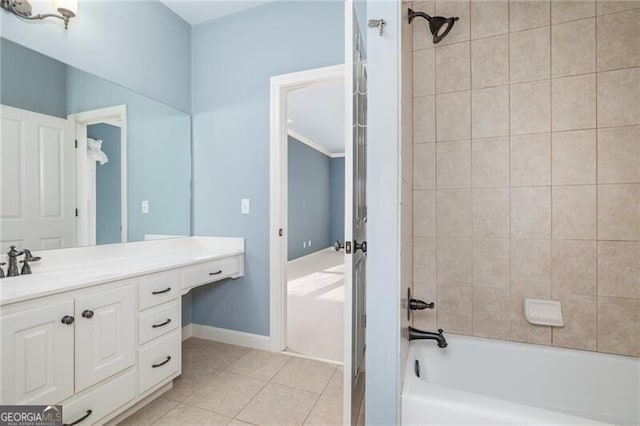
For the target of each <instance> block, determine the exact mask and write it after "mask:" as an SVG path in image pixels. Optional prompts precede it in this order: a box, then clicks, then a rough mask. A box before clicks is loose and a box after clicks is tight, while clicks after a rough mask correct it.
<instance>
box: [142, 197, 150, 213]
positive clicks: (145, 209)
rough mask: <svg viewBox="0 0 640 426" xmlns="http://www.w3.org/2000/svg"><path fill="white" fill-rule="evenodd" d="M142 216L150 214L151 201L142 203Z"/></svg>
mask: <svg viewBox="0 0 640 426" xmlns="http://www.w3.org/2000/svg"><path fill="white" fill-rule="evenodd" d="M142 214H149V200H144V201H142Z"/></svg>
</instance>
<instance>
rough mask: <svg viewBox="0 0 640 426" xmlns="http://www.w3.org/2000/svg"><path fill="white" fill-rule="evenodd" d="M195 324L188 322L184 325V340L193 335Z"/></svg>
mask: <svg viewBox="0 0 640 426" xmlns="http://www.w3.org/2000/svg"><path fill="white" fill-rule="evenodd" d="M192 326H193V324H187V325H185V326H184V327H182V341H183V342H184V341H185V340H187V339H188V338H189V337H192V336H193V328H192Z"/></svg>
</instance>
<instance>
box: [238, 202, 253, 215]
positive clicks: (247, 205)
mask: <svg viewBox="0 0 640 426" xmlns="http://www.w3.org/2000/svg"><path fill="white" fill-rule="evenodd" d="M249 213H251V200H250V199H248V198H243V199H241V200H240V214H249Z"/></svg>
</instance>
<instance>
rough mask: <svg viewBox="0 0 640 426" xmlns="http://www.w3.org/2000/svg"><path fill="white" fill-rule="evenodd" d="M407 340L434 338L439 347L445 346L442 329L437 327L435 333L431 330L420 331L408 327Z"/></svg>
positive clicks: (445, 340)
mask: <svg viewBox="0 0 640 426" xmlns="http://www.w3.org/2000/svg"><path fill="white" fill-rule="evenodd" d="M409 340H435V341H436V342H438V347H439V348H446V347H447V339H445V338H444V334H442V329H439V330H438V332H437V333H433V332H431V331H422V330H418V329H417V328H413V327H409Z"/></svg>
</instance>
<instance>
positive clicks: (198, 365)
mask: <svg viewBox="0 0 640 426" xmlns="http://www.w3.org/2000/svg"><path fill="white" fill-rule="evenodd" d="M190 340H191V339H189V340H187V342H189V341H190ZM247 352H249V349H246V348H241V347H239V346H233V345H226V344H223V343H217V342H211V341H200V342H198V341H196V342H193V343H190V344H189V345H188V346H186V349H185V351H184V352H183V354H182V368H183V371H190V370H200V369H202V368H213V369H216V370H224V369H226V368H227V367H229V366H230V365H231V364H232V363H234V362H235V361H237V360H238V359H239V358H241V357H242V356H243V355H244V354H246V353H247Z"/></svg>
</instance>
